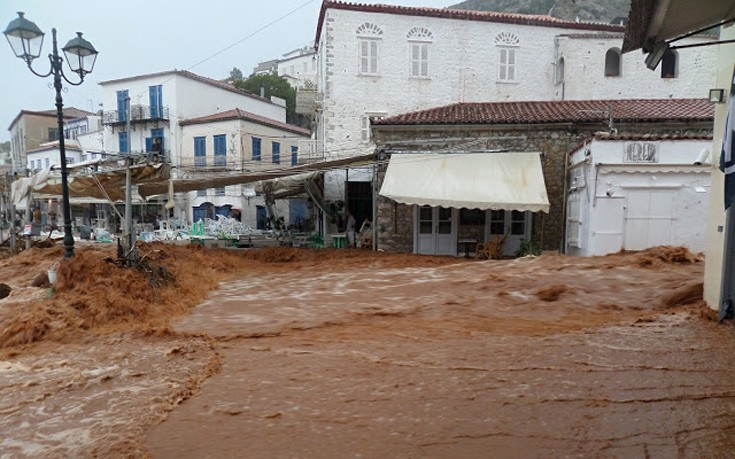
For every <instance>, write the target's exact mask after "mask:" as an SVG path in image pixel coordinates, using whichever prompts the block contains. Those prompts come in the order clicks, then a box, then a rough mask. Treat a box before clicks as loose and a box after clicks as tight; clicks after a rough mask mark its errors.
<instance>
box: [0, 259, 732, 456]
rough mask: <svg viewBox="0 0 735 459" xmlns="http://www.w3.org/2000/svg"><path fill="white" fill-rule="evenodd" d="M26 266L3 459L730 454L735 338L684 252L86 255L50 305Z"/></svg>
mask: <svg viewBox="0 0 735 459" xmlns="http://www.w3.org/2000/svg"><path fill="white" fill-rule="evenodd" d="M30 252H31V253H29V254H27V255H26V254H21V255H18V256H16V257H13V258H12V259H9V260H6V261H4V262H2V263H0V276H2V278H0V281H5V280H4V279H5V278H9V279H11V280H13V281H14V283H13V282H7V283H9V284H10V285H11V287H13V288H14V291H13V294H11V296H10V297H8V298H6V299H4V300H0V350H1V351H2V353H3V354H2V360H0V414H2V417H0V432H1V433H2V435H1V436H0V458H5V457H8V458H11V457H146V456H148V455H150V456H152V457H154V458H187V457H191V458H206V457H212V458H215V457H216V458H221V457H252V458H281V457H284V458H292V457H300V458H301V457H303V458H312V457H314V458H324V457H327V458H331V457H334V458H344V457H363V458H384V457H406V458H414V457H415V458H424V457H431V458H445V457H446V458H450V457H451V458H455V457H524V458H527V457H529V458H533V457H543V458H547V457H583V458H587V457H662V458H670V457H684V458H690V457H691V458H700V457H715V458H717V457H723V458H724V457H732V451H733V448H735V353H733V352H731V349H732V344H733V338H735V333H734V330H733V328H732V326H731V325H729V324H724V325H721V324H717V323H716V322H714V321H713V320H712V315H713V314H712V312H711V311H709V310H707V309H706V308H705V307H704V305H703V304H702V302H701V296H702V283H701V279H702V274H703V262H702V260H701V258H700V257H697V256H695V255H692V254H690V253H688V252H687V251H686V250H685V249H681V248H656V249H652V250H649V251H646V252H641V253H630V254H618V255H613V256H607V257H597V258H571V257H564V256H554V255H545V256H542V257H538V258H522V259H517V260H502V261H474V260H464V259H451V258H435V257H421V256H410V255H395V254H394V255H391V254H383V253H371V252H362V251H357V250H320V251H308V250H296V249H287V248H282V249H268V250H262V251H246V252H238V253H236V252H228V251H212V252H207V251H204V250H199V249H193V248H189V247H169V246H162V245H152V246H145V247H144V252H143V253H146V254H147V256H148V259H149V260H150V266H151V267H152V268H153V271H149V272H147V273H142V274H141V273H135V272H133V273H131V272H130V270H122V269H121V268H118V267H116V266H114V265H111V264H110V263H105V262H104V261H103V259H104V256H105V252H104V251H102V250H100V249H98V248H89V249H88V250H87V251H81V254H80V255H78V256H77V258H76V259H75V260H74V261H72V262H66V263H67V264H66V266H62V268H60V270H59V275H60V285H59V286H58V289H57V291H56V292H54V294H53V295H52V296H51V297H50V298H48V297H47V296H48V295H45V292H46V290H40V289H34V288H31V287H25V286H23V285H24V284H25V283H27V282H28V281H29V279H32V277H33V274H34V273H35V271H37V270H38V269H45V268H46V267H47V266H48V265H50V264H51V263H53V261H54V260H55V257H57V256H59V253H58V252H57V249H50V251H48V250H47V251H41V250H36V249H33V250H32V251H30ZM161 267H163V268H161ZM161 269H163V271H165V273H168V274H167V275H165V276H158V277H156V276H153V277H151V272H154V273H158V272H159V271H160V270H161ZM11 273H13V274H12V276H11ZM80 273H94V274H95V275H94V276H92V278H93V279H92V280H93V281H94V282H93V281H92V280H89V281H82V280H80V278H84V276H83V275H82V274H80ZM72 274H73V275H72ZM8 276H10V277H8ZM141 276H142V277H141ZM146 276H147V277H146ZM85 279H86V278H85ZM151 280H153V281H155V282H154V283H156V282H157V285H156V286H155V287H153V286H152V285H151ZM121 289H122V292H120V290H121ZM208 291H209V295H208V296H206V294H207V292H208Z"/></svg>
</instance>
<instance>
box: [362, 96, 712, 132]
mask: <svg viewBox="0 0 735 459" xmlns="http://www.w3.org/2000/svg"><path fill="white" fill-rule="evenodd" d="M611 115H612V118H613V119H614V120H615V121H618V122H635V121H661V120H678V121H685V120H711V119H713V118H714V107H713V106H712V104H711V103H710V102H709V101H707V100H706V99H628V100H564V101H532V102H478V103H457V104H452V105H445V106H443V107H436V108H430V109H428V110H421V111H417V112H411V113H405V114H402V115H396V116H392V117H388V118H381V119H372V120H371V123H372V124H373V125H374V126H389V125H445V124H545V123H564V122H567V123H568V122H578V123H579V122H594V121H600V120H605V119H607V118H609V117H610V116H611Z"/></svg>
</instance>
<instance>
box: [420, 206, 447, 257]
mask: <svg viewBox="0 0 735 459" xmlns="http://www.w3.org/2000/svg"><path fill="white" fill-rule="evenodd" d="M416 209H417V210H416V218H415V219H414V221H416V225H417V227H416V230H415V232H414V234H415V243H414V246H415V252H416V253H419V254H422V255H456V254H457V215H456V214H457V212H456V209H447V208H444V207H429V206H421V207H417V208H416Z"/></svg>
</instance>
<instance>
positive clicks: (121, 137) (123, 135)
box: [117, 131, 130, 153]
mask: <svg viewBox="0 0 735 459" xmlns="http://www.w3.org/2000/svg"><path fill="white" fill-rule="evenodd" d="M117 135H118V143H119V147H120V153H130V150H128V133H127V132H124V131H123V132H118V134H117Z"/></svg>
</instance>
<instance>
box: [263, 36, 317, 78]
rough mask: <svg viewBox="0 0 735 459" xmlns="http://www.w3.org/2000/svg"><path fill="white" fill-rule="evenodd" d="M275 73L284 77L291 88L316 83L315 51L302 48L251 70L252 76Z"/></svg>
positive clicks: (308, 47)
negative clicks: (307, 82) (306, 83)
mask: <svg viewBox="0 0 735 459" xmlns="http://www.w3.org/2000/svg"><path fill="white" fill-rule="evenodd" d="M267 73H276V74H278V75H280V76H282V77H284V78H285V79H286V80H287V81H288V82H289V83H290V84H291V86H293V87H295V88H298V87H301V86H302V85H303V84H304V83H305V82H306V81H309V82H310V83H315V82H316V50H315V49H314V47H313V46H304V47H303V48H297V49H294V50H293V51H289V52H288V53H286V54H284V55H283V56H281V58H279V59H272V60H270V61H265V62H260V63H259V64H258V65H257V66H255V68H254V69H253V74H254V75H262V74H267Z"/></svg>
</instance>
